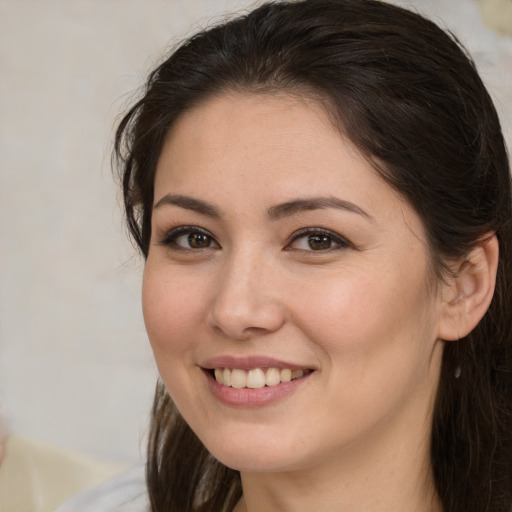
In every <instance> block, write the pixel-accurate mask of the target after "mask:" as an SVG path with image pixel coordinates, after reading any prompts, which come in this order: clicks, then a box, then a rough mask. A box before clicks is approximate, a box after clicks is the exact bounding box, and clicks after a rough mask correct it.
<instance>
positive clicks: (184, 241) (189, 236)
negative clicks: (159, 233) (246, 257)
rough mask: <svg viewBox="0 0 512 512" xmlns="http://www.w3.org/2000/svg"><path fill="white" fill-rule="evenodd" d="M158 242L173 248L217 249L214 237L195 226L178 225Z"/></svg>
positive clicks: (217, 245)
mask: <svg viewBox="0 0 512 512" xmlns="http://www.w3.org/2000/svg"><path fill="white" fill-rule="evenodd" d="M160 244H161V245H165V246H167V247H169V248H170V249H174V250H182V249H185V250H198V251H199V250H201V249H212V248H214V249H219V244H218V243H217V242H216V240H215V238H213V236H212V235H210V233H209V232H208V231H205V230H203V229H202V228H199V227H196V226H179V227H177V228H175V229H173V230H171V231H170V232H169V233H167V235H166V236H165V237H164V238H163V239H162V240H161V241H160Z"/></svg>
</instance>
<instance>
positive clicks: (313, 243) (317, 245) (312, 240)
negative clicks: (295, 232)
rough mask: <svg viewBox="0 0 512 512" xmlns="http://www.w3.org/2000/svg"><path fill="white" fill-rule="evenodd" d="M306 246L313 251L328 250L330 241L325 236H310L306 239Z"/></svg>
mask: <svg viewBox="0 0 512 512" xmlns="http://www.w3.org/2000/svg"><path fill="white" fill-rule="evenodd" d="M308 244H309V247H310V248H311V249H313V250H314V251H319V250H322V249H329V248H330V247H331V239H330V237H328V236H327V235H312V236H310V237H309V238H308Z"/></svg>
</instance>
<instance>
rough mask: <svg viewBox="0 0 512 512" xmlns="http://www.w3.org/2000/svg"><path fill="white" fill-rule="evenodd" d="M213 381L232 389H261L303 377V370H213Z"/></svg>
mask: <svg viewBox="0 0 512 512" xmlns="http://www.w3.org/2000/svg"><path fill="white" fill-rule="evenodd" d="M214 374H215V380H216V381H217V382H218V383H219V384H223V385H224V386H228V387H232V388H237V389H241V388H250V389H261V388H263V387H265V386H269V387H271V386H277V385H278V384H280V383H281V382H290V381H292V380H294V379H300V378H301V377H303V376H304V374H305V372H304V370H290V369H289V368H283V369H281V370H280V369H279V368H267V370H266V371H264V370H263V369H262V368H253V369H252V370H249V371H247V372H246V371H245V370H240V369H238V368H233V369H230V368H215V370H214Z"/></svg>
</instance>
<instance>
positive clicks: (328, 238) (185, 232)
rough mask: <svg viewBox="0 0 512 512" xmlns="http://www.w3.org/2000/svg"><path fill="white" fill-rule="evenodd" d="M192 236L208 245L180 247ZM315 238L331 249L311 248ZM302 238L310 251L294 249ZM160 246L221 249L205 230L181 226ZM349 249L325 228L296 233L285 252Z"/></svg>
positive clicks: (342, 239) (185, 249)
mask: <svg viewBox="0 0 512 512" xmlns="http://www.w3.org/2000/svg"><path fill="white" fill-rule="evenodd" d="M191 235H200V236H204V237H206V238H207V243H208V245H206V246H204V247H185V246H183V245H180V244H178V243H177V240H178V239H179V238H180V237H185V236H188V241H190V236H191ZM314 237H319V238H320V237H323V238H324V241H325V242H326V243H328V244H329V247H326V248H321V249H318V250H315V249H313V248H312V247H311V240H312V239H313V238H314ZM301 238H305V239H308V242H307V243H308V245H309V248H310V249H301V248H294V247H292V245H293V244H294V243H296V242H297V241H298V240H300V239H301ZM320 243H322V240H320ZM159 244H160V245H163V246H167V247H172V248H173V249H175V250H180V251H199V250H205V249H212V248H214V249H218V248H220V244H219V243H218V242H217V241H216V240H215V238H214V237H213V236H212V235H211V234H210V233H209V232H208V231H206V230H205V229H202V228H200V227H198V226H179V227H177V228H174V229H171V230H170V231H169V232H168V233H167V234H166V235H165V236H164V237H163V238H162V239H161V240H160V242H159ZM332 244H335V245H334V247H332ZM347 247H352V244H351V243H350V242H349V241H347V240H346V239H345V238H343V237H341V236H340V235H338V234H336V233H334V232H333V231H330V230H329V229H325V228H317V227H316V228H303V229H300V230H298V231H296V232H295V233H293V235H292V236H291V238H290V241H289V242H288V243H287V244H286V246H285V248H284V250H285V251H293V250H297V251H304V252H318V253H325V252H330V251H334V250H337V249H345V248H347Z"/></svg>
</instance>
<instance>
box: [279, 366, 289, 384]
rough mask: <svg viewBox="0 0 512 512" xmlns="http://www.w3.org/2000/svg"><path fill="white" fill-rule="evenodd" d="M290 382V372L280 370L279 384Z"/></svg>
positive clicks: (286, 369)
mask: <svg viewBox="0 0 512 512" xmlns="http://www.w3.org/2000/svg"><path fill="white" fill-rule="evenodd" d="M291 380H292V371H291V370H288V368H285V369H284V370H281V382H290V381H291Z"/></svg>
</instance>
